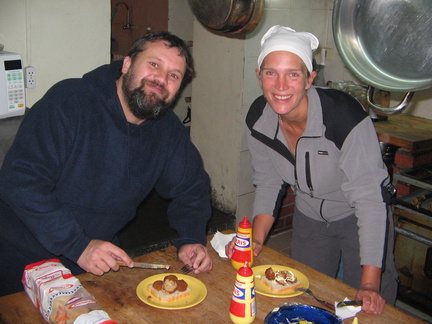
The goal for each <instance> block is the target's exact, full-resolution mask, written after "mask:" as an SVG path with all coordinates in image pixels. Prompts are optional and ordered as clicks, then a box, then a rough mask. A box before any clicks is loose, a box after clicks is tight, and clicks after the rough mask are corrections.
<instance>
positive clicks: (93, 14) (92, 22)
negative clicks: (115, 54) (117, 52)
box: [0, 0, 111, 107]
mask: <svg viewBox="0 0 432 324" xmlns="http://www.w3.org/2000/svg"><path fill="white" fill-rule="evenodd" d="M110 12H111V9H110V1H109V0H87V1H80V0H43V1H31V0H0V43H1V44H4V45H5V50H6V51H10V52H15V53H19V54H21V55H22V59H23V64H24V66H29V65H32V66H34V67H35V69H36V88H34V89H26V104H27V106H28V107H31V106H32V105H33V104H34V103H35V102H36V101H37V100H39V99H40V98H41V97H42V96H43V95H44V94H45V92H46V91H47V90H48V89H49V88H50V87H51V86H52V85H53V84H54V83H56V82H58V81H60V80H63V79H65V78H71V77H81V76H82V75H83V74H84V73H86V72H88V71H90V70H92V69H94V68H96V67H98V66H99V65H102V64H106V63H109V60H110V33H111V31H110Z"/></svg>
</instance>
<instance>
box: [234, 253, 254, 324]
mask: <svg viewBox="0 0 432 324" xmlns="http://www.w3.org/2000/svg"><path fill="white" fill-rule="evenodd" d="M255 315H256V304H255V283H254V277H253V271H252V269H251V268H249V266H248V263H247V261H246V262H245V263H244V266H243V267H241V268H240V269H239V270H238V272H237V277H236V282H235V285H234V291H233V294H232V298H231V304H230V318H231V321H232V322H233V323H234V324H249V323H252V322H253V321H254V319H255Z"/></svg>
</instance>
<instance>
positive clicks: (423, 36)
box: [333, 0, 432, 115]
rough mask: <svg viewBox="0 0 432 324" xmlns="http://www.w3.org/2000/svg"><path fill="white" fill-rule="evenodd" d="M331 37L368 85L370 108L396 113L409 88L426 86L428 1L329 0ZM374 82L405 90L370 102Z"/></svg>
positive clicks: (431, 56) (430, 73)
mask: <svg viewBox="0 0 432 324" xmlns="http://www.w3.org/2000/svg"><path fill="white" fill-rule="evenodd" d="M333 36H334V39H335V42H336V47H337V49H338V52H339V54H340V56H341V57H342V60H343V61H344V63H345V64H346V66H347V67H348V69H349V70H350V71H351V72H352V73H353V74H354V75H355V76H356V77H358V78H359V79H360V80H362V81H363V82H365V83H366V84H367V85H369V89H368V96H367V100H368V102H369V104H371V106H372V109H373V110H375V111H376V112H378V113H381V114H384V115H394V114H397V113H400V112H402V110H404V109H405V108H406V107H407V105H408V102H409V100H410V99H411V98H412V96H413V92H414V91H419V90H424V89H428V88H431V87H432V0H391V1H389V0H335V2H334V8H333ZM374 87H375V88H378V89H381V90H386V91H393V92H408V93H407V94H406V95H405V98H404V99H403V100H402V102H401V103H400V104H399V105H398V106H396V107H391V108H383V107H380V106H378V105H376V104H375V103H373V100H372V96H373V92H374V89H373V88H374Z"/></svg>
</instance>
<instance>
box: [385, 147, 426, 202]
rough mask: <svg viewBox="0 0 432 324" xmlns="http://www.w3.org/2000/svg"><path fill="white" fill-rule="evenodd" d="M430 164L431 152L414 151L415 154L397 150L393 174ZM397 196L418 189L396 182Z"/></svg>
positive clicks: (400, 149) (401, 149)
mask: <svg viewBox="0 0 432 324" xmlns="http://www.w3.org/2000/svg"><path fill="white" fill-rule="evenodd" d="M431 162H432V150H424V151H421V150H416V151H415V152H413V151H409V150H406V149H403V148H399V149H398V150H397V151H396V154H395V162H394V167H393V173H396V172H399V171H406V170H409V169H414V168H418V167H421V166H423V165H426V164H429V163H431ZM396 188H397V194H396V195H397V196H398V197H401V196H405V195H408V194H410V193H412V192H414V191H416V190H418V189H419V188H418V187H416V186H414V185H412V184H408V183H404V182H402V181H398V182H397V186H396Z"/></svg>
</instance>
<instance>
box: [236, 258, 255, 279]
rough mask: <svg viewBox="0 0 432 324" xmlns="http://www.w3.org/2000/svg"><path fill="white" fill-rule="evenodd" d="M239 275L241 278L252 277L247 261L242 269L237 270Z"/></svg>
mask: <svg viewBox="0 0 432 324" xmlns="http://www.w3.org/2000/svg"><path fill="white" fill-rule="evenodd" d="M238 273H239V275H241V276H242V277H250V276H252V275H253V271H252V269H251V268H250V267H249V264H248V262H247V261H245V263H244V265H243V267H241V268H240V269H239V270H238Z"/></svg>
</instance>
